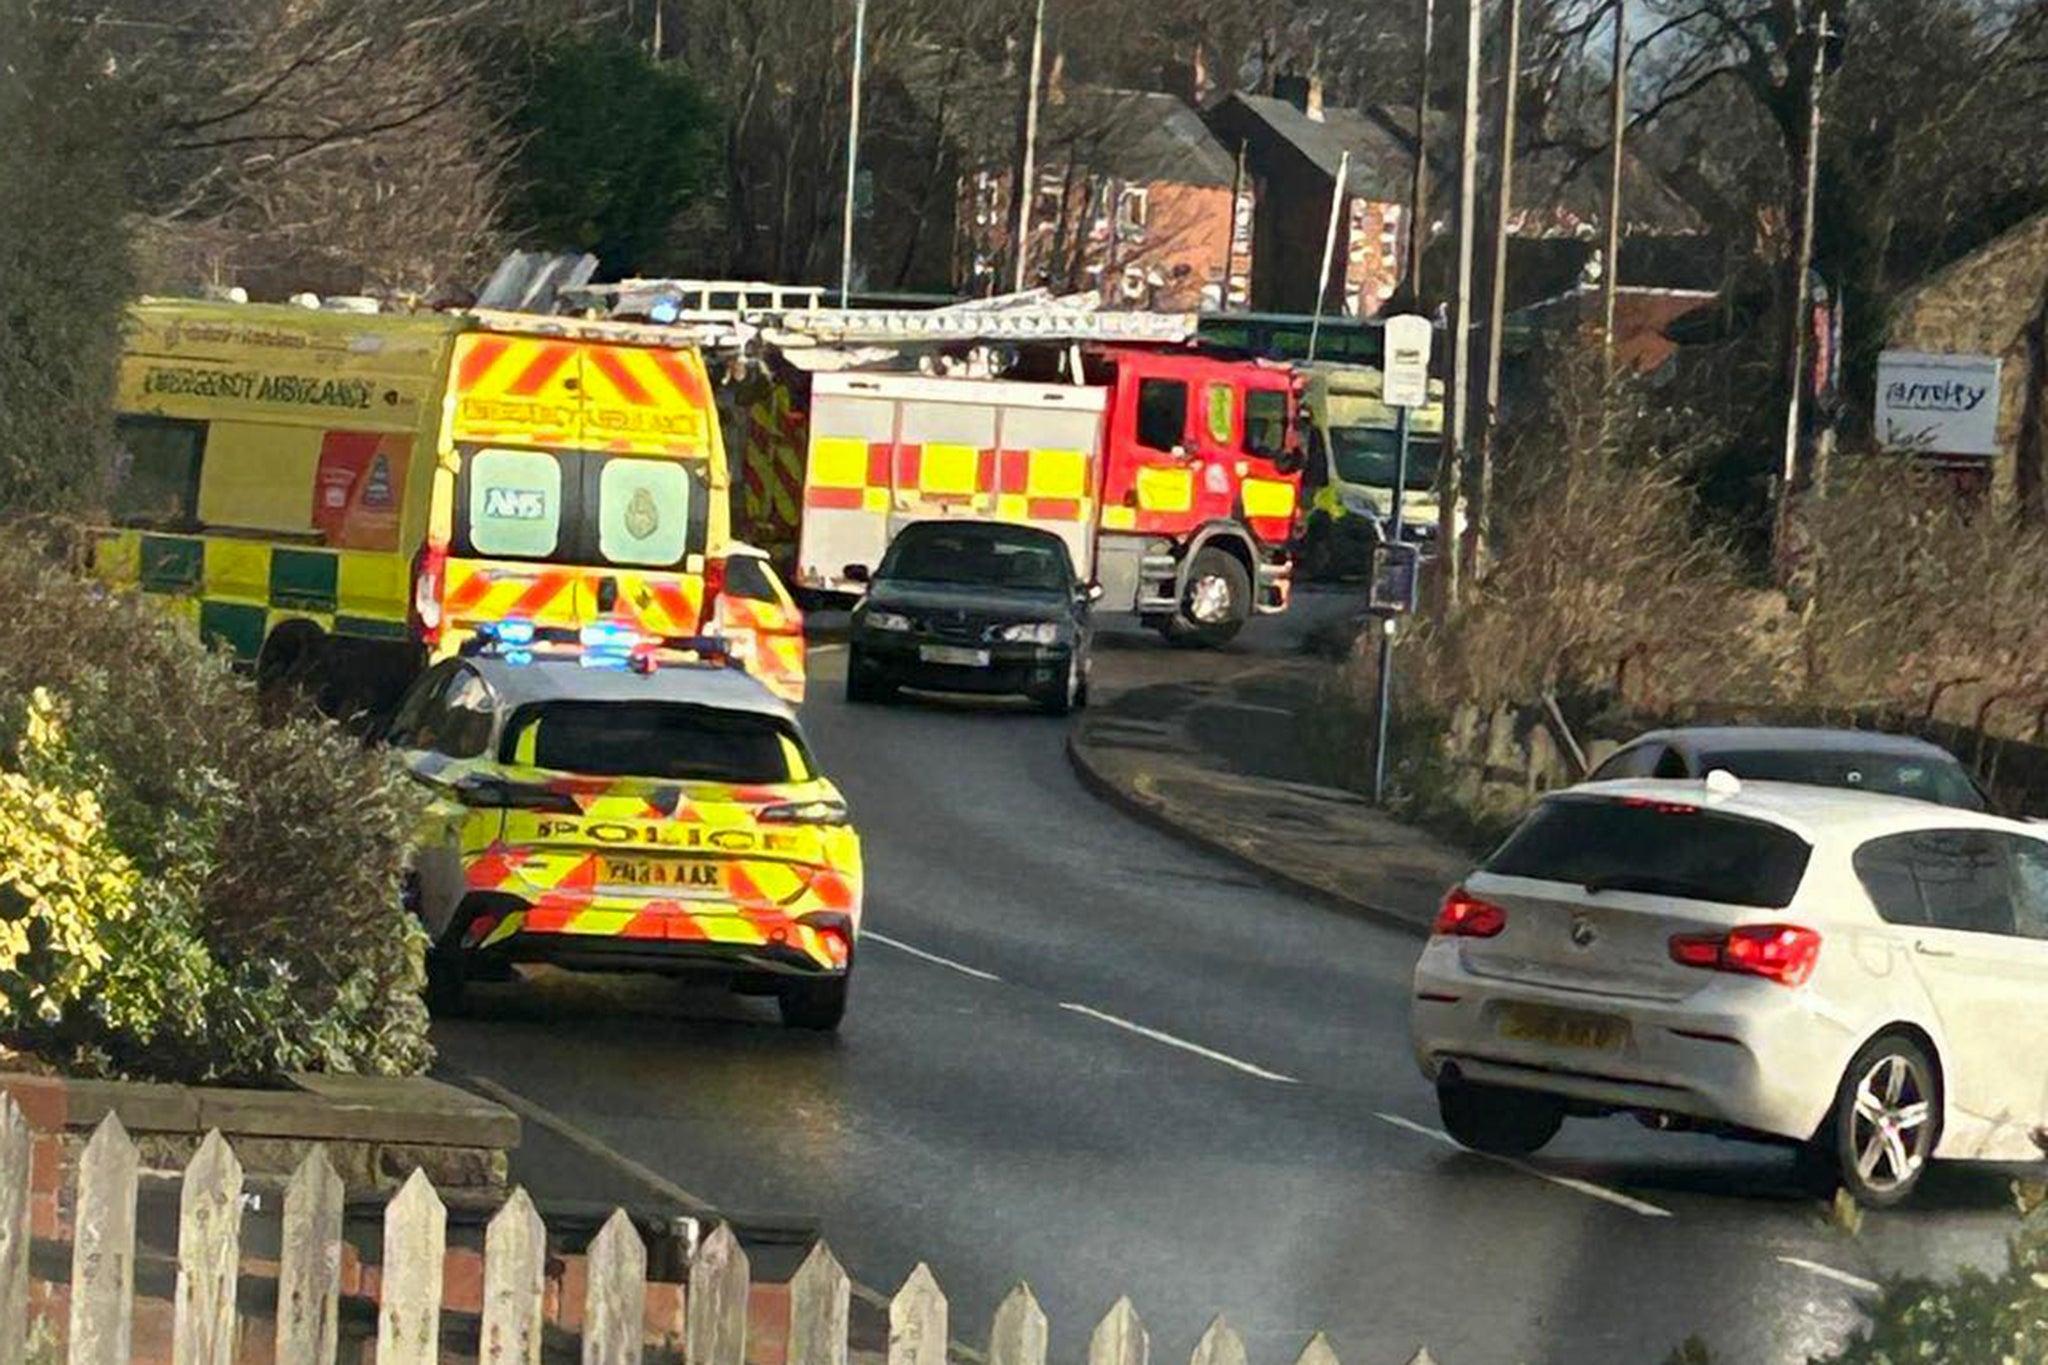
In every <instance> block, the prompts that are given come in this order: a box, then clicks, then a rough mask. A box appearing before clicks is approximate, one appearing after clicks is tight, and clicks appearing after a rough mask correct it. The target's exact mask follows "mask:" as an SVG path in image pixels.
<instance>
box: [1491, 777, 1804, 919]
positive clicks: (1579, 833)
mask: <svg viewBox="0 0 2048 1365" xmlns="http://www.w3.org/2000/svg"><path fill="white" fill-rule="evenodd" d="M1812 852H1813V849H1812V846H1811V845H1809V844H1808V843H1807V842H1806V841H1805V840H1804V839H1801V838H1800V837H1799V836H1798V835H1796V834H1794V833H1792V832H1791V831H1790V830H1786V829H1781V828H1780V827H1778V826H1777V825H1771V824H1766V823H1764V822H1763V821H1761V820H1748V819H1744V818H1742V817H1741V816H1735V815H1725V814H1722V813H1720V812H1717V811H1711V810H1703V809H1699V808H1697V807H1693V806H1688V805H1684V804H1680V803H1666V802H1659V801H1643V800H1640V799H1637V798H1628V799H1624V800H1618V801H1617V800H1611V799H1605V798H1599V797H1553V798H1551V799H1550V800H1548V801H1545V802H1544V803H1543V804H1542V805H1540V806H1538V807H1537V808H1536V809H1535V810H1534V811H1532V812H1530V814H1529V817H1528V818H1527V819H1525V820H1524V821H1523V822H1522V824H1521V827H1520V828H1519V829H1517V830H1516V831H1515V832H1514V833H1513V834H1512V835H1510V836H1509V837H1508V841H1507V842H1506V843H1504V844H1502V845H1501V846H1500V850H1499V851H1498V852H1496V853H1495V854H1494V855H1493V857H1492V858H1490V859H1488V860H1487V863H1486V870H1487V871H1488V872H1493V873H1498V874H1499V875H1501V876H1504V877H1533V878H1536V879H1538V880H1541V881H1548V882H1570V883H1572V884H1574V885H1577V886H1584V887H1589V888H1592V889H1594V890H1610V891H1647V892H1652V893H1655V894H1659V895H1667V896H1681V897H1684V898H1686V899H1688V900H1702V901H1716V902H1720V903H1722V904H1726V905H1753V906H1757V907H1759V908H1762V909H1768V910H1777V909H1781V908H1783V907H1784V906H1787V905H1790V904H1791V903H1792V896H1793V894H1794V893H1795V892H1797V891H1798V889H1799V879H1800V878H1801V877H1803V876H1805V875H1806V860H1807V858H1808V856H1809V855H1811V853H1812Z"/></svg>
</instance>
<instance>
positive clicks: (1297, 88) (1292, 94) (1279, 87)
mask: <svg viewBox="0 0 2048 1365" xmlns="http://www.w3.org/2000/svg"><path fill="white" fill-rule="evenodd" d="M1273 94H1274V96H1275V97H1276V98H1278V99H1283V100H1286V101H1287V102H1288V103H1289V104H1291V105H1293V106H1294V107H1295V108H1297V109H1299V110H1301V111H1302V112H1303V113H1304V114H1305V113H1307V112H1308V77H1306V76H1297V75H1295V74H1294V73H1293V72H1291V71H1290V72H1288V73H1286V74H1284V75H1282V74H1280V73H1278V72H1276V73H1274V76H1273Z"/></svg>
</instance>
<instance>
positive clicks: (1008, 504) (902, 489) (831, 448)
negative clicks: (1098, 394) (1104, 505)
mask: <svg viewBox="0 0 2048 1365" xmlns="http://www.w3.org/2000/svg"><path fill="white" fill-rule="evenodd" d="M878 491H879V492H881V493H882V494H883V495H884V496H885V497H893V498H894V501H895V504H896V506H897V507H899V508H909V507H914V506H919V505H926V506H929V505H932V504H942V505H943V504H946V503H971V502H975V501H977V500H981V499H985V498H988V497H989V496H990V495H991V494H993V495H995V501H996V506H997V509H998V511H999V513H1000V514H1001V515H1002V516H1004V517H1008V518H1012V519H1016V520H1028V521H1086V520H1088V518H1089V517H1090V516H1091V515H1092V513H1093V511H1094V479H1093V468H1092V460H1091V458H1090V456H1089V453H1088V452H1087V451H1084V450H1054V449H1033V450H1008V449H990V448H980V449H978V448H976V447H974V446H967V445H951V444H941V443H922V444H919V443H906V442H889V441H873V442H865V441H859V440H854V439H852V438H847V437H820V438H819V439H818V440H817V441H815V442H814V443H813V444H812V448H811V461H810V471H809V479H808V483H807V485H806V487H805V489H804V505H805V506H806V507H819V508H830V509H839V510H854V509H858V508H861V507H866V506H870V505H871V502H872V499H871V497H870V495H871V494H872V493H874V492H878Z"/></svg>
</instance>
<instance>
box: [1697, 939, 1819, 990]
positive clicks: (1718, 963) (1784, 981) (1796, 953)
mask: <svg viewBox="0 0 2048 1365" xmlns="http://www.w3.org/2000/svg"><path fill="white" fill-rule="evenodd" d="M1671 960H1672V961H1673V962H1676V963H1677V964H1678V965H1679V966H1681V967H1699V968H1702V969H1704V970H1707V971H1713V972H1735V973H1738V974H1739V975H1742V976H1760V977H1763V978H1764V979H1765V980H1766V981H1775V982H1777V983H1778V984H1779V985H1781V986H1803V985H1805V984H1806V982H1807V980H1808V978H1810V977H1811V976H1812V975H1813V969H1814V966H1815V964H1816V963H1818V962H1819V961H1820V934H1819V932H1818V931H1816V930H1813V929H1807V928H1803V927H1801V926H1800V925H1797V924H1746V925H1743V926H1742V927H1741V928H1739V929H1731V930H1729V931H1728V932H1727V933H1725V934H1673V935H1672V936H1671Z"/></svg>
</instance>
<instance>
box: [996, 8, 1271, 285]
mask: <svg viewBox="0 0 2048 1365" xmlns="http://www.w3.org/2000/svg"><path fill="white" fill-rule="evenodd" d="M1044 64H1045V0H1038V17H1037V19H1035V20H1034V21H1033V22H1032V25H1031V77H1030V79H1031V88H1030V89H1028V90H1026V91H1025V92H1024V165H1023V170H1022V172H1021V173H1020V175H1019V177H1018V182H1017V286H1016V287H1017V292H1018V293H1020V294H1021V293H1023V292H1024V290H1025V288H1026V287H1027V286H1028V284H1029V282H1030V281H1029V278H1028V277H1029V272H1030V268H1031V196H1032V185H1033V184H1034V183H1035V177H1036V176H1037V174H1038V170H1037V167H1036V166H1035V165H1034V164H1033V163H1034V162H1035V161H1036V159H1037V156H1038V81H1039V73H1040V71H1041V70H1042V69H1043V68H1044ZM1235 202H1236V201H1234V200H1233V201H1232V203H1233V206H1234V205H1235ZM1064 207H1065V206H1064V205H1062V209H1063V210H1064ZM1115 226H1116V225H1115V224H1114V223H1112V224H1111V225H1110V228H1111V234H1112V235H1114V233H1115Z"/></svg>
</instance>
